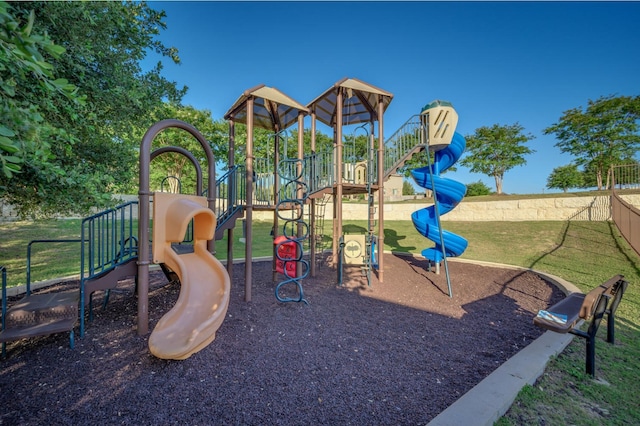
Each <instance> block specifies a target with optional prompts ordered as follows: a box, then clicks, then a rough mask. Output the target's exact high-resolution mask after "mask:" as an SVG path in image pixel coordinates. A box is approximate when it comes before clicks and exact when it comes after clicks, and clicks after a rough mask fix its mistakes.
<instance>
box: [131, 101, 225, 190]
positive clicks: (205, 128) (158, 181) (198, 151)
mask: <svg viewBox="0 0 640 426" xmlns="http://www.w3.org/2000/svg"><path fill="white" fill-rule="evenodd" d="M151 117H152V118H153V122H158V121H160V120H164V119H167V118H174V119H178V120H181V121H184V122H186V123H189V124H191V125H192V126H194V127H195V128H196V129H197V130H198V132H200V133H201V134H202V136H203V137H204V138H205V139H206V140H207V141H208V142H209V146H210V147H211V150H212V151H213V155H214V159H215V161H216V163H219V164H226V163H227V153H228V151H229V147H228V125H227V123H226V122H225V121H224V120H218V121H214V120H213V119H212V118H211V112H210V111H208V110H198V109H195V108H193V107H192V106H180V105H175V104H168V103H167V104H165V105H163V106H162V107H160V108H158V109H157V110H156V111H154V112H153V114H152V115H151ZM146 130H147V129H143V128H140V129H139V130H138V132H139V134H138V135H136V136H137V139H138V140H142V136H143V135H144V132H146ZM164 146H177V147H181V148H184V149H186V150H187V151H189V152H190V153H191V154H193V155H194V157H195V158H196V159H197V160H198V163H199V164H200V167H201V168H202V173H203V185H204V186H205V188H203V189H207V188H206V183H207V176H208V173H207V167H208V164H207V158H206V154H205V152H204V150H203V149H202V147H201V146H200V142H198V141H197V140H196V139H195V138H194V137H193V136H192V135H191V134H190V133H188V132H186V131H184V130H182V129H172V128H169V129H165V130H163V131H162V132H160V133H159V134H158V135H157V136H156V137H155V139H154V140H153V145H152V150H153V149H157V148H160V147H164ZM150 170H151V179H150V184H151V188H152V189H153V190H160V189H164V190H165V191H170V192H176V193H177V192H182V193H183V194H195V193H196V192H197V191H196V187H195V184H196V169H195V167H194V166H193V164H192V163H191V161H190V160H189V159H188V158H187V157H185V156H184V155H182V154H179V153H172V152H168V153H164V154H162V155H160V156H158V157H156V158H155V159H154V160H153V162H152V163H151V168H150ZM134 185H137V173H136V179H134ZM135 187H136V186H133V188H135ZM127 192H129V191H127Z"/></svg>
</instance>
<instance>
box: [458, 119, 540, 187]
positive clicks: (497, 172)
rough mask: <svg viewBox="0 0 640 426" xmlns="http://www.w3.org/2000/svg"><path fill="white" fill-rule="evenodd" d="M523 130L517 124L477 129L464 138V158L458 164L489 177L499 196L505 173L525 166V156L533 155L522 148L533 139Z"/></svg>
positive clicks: (526, 148)
mask: <svg viewBox="0 0 640 426" xmlns="http://www.w3.org/2000/svg"><path fill="white" fill-rule="evenodd" d="M523 130H524V128H523V127H522V126H521V125H520V124H518V123H515V124H513V125H504V126H503V125H499V124H494V125H493V126H491V127H480V128H478V129H476V132H475V134H473V135H468V136H466V137H465V138H466V140H467V147H466V155H465V157H463V158H462V160H460V164H461V165H463V166H466V167H469V169H470V170H471V172H472V173H482V174H485V175H487V176H492V177H493V178H494V179H495V182H496V192H497V193H498V194H502V182H503V179H504V174H505V173H506V172H507V171H509V170H511V169H512V168H514V167H516V166H522V165H525V164H526V163H527V162H526V160H525V159H524V156H525V155H528V154H532V153H534V152H535V151H533V150H532V149H530V148H528V147H527V146H525V145H524V144H526V143H527V142H529V141H530V140H532V139H534V136H533V135H531V134H524V133H522V131H523Z"/></svg>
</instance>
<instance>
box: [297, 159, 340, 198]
mask: <svg viewBox="0 0 640 426" xmlns="http://www.w3.org/2000/svg"><path fill="white" fill-rule="evenodd" d="M334 165H335V162H334V159H333V152H332V151H331V150H328V151H323V152H317V153H315V154H311V155H307V156H305V158H304V165H303V170H304V174H305V176H304V179H305V181H306V182H307V184H308V185H309V193H313V192H316V191H319V190H321V189H323V188H328V187H331V186H333V184H334V177H335V170H334V167H335V166H334Z"/></svg>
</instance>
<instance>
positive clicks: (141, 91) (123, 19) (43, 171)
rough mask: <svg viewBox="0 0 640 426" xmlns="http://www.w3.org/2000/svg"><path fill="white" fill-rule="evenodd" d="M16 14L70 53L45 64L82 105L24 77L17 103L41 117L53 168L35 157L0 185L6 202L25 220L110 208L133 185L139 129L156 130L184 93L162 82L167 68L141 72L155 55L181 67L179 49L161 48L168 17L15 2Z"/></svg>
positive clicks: (139, 8) (137, 7)
mask: <svg viewBox="0 0 640 426" xmlns="http://www.w3.org/2000/svg"><path fill="white" fill-rule="evenodd" d="M12 7H13V10H14V16H15V17H16V20H17V21H18V22H29V16H31V14H32V13H33V14H34V16H35V25H34V27H33V29H34V30H37V31H38V33H40V34H47V35H48V36H49V37H50V39H51V40H54V41H55V42H56V43H57V45H59V46H61V47H62V48H63V49H65V50H66V51H65V54H64V55H62V54H58V55H57V56H52V57H51V58H48V63H49V65H50V70H51V71H52V72H53V70H55V75H56V77H57V79H56V80H53V81H54V82H55V81H57V82H58V83H59V84H61V85H62V83H64V80H62V78H66V79H67V80H68V82H67V83H66V84H68V85H70V86H68V89H71V88H72V87H73V86H75V87H77V88H78V90H79V93H81V94H82V96H84V97H85V103H84V105H79V104H78V103H77V102H75V101H74V100H72V99H69V98H68V97H63V96H53V95H52V94H51V93H50V92H46V91H43V90H42V84H41V80H40V79H39V78H37V76H35V75H34V74H33V73H29V74H25V78H24V79H23V81H22V84H21V89H22V91H21V93H19V94H16V96H14V99H15V102H17V103H19V104H20V105H22V106H23V107H24V108H30V109H31V110H32V111H37V112H38V113H39V115H40V118H41V120H40V122H39V124H40V125H41V126H39V129H38V131H39V133H35V134H34V135H33V137H34V138H35V140H37V144H38V146H40V145H41V144H48V145H49V146H50V147H51V148H50V151H51V153H50V155H49V156H48V157H47V159H48V162H49V163H48V164H50V165H53V166H54V167H53V168H51V167H50V168H47V167H44V166H45V165H47V163H43V162H42V161H41V159H39V158H38V157H29V161H27V162H25V164H24V166H23V168H22V173H21V175H20V179H10V180H9V179H7V178H6V177H2V176H0V187H2V188H3V193H2V196H3V197H4V199H5V200H6V201H7V202H9V203H11V204H14V205H15V206H16V207H17V209H18V213H19V214H20V215H21V216H32V217H37V216H46V215H51V214H55V213H63V214H65V213H86V212H87V211H88V210H89V208H91V207H93V206H99V207H100V206H106V205H108V204H109V203H110V198H111V196H110V192H111V191H113V190H114V188H115V187H116V182H119V181H124V182H128V181H130V180H131V173H133V171H134V167H132V166H131V164H133V163H136V162H137V159H138V154H137V149H138V147H139V144H140V140H139V139H136V138H134V134H135V129H137V128H139V127H148V126H149V125H151V124H152V123H151V121H150V120H151V118H150V116H151V114H150V112H151V111H153V110H154V109H155V108H158V107H159V106H160V105H162V104H163V101H164V100H168V101H173V102H175V103H178V102H179V101H180V99H181V97H182V96H183V94H184V91H185V90H186V89H184V88H183V89H178V88H177V86H176V84H175V83H174V82H170V81H168V80H166V79H165V78H164V77H162V76H161V70H162V65H161V63H158V64H157V65H156V66H155V67H154V68H153V69H151V70H149V71H144V70H142V69H141V66H140V61H141V60H142V59H143V58H144V57H145V55H146V54H147V52H148V51H149V50H155V51H156V52H158V53H159V54H160V55H163V56H164V57H165V58H168V59H169V60H171V61H174V62H179V58H178V57H177V52H176V50H175V49H173V48H167V47H165V46H164V45H163V44H162V43H160V42H159V41H157V40H156V39H155V38H156V36H157V35H158V34H159V32H160V30H162V29H164V28H165V24H164V22H163V18H164V16H165V15H164V12H159V11H155V10H153V9H151V8H150V7H149V6H147V4H146V3H144V2H135V3H134V2H24V3H21V2H16V3H12ZM49 53H51V52H49ZM54 53H55V52H54ZM63 87H67V86H66V85H63ZM50 129H55V130H56V131H50Z"/></svg>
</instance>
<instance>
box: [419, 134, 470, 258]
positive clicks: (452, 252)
mask: <svg viewBox="0 0 640 426" xmlns="http://www.w3.org/2000/svg"><path fill="white" fill-rule="evenodd" d="M466 145H467V142H466V141H465V139H464V137H463V136H462V135H461V134H459V133H457V132H456V133H454V135H453V139H452V140H451V144H450V145H448V146H447V147H446V148H444V149H441V150H440V151H436V153H435V155H434V160H433V164H432V165H431V166H425V167H420V168H418V169H414V170H411V175H412V176H413V178H414V180H415V181H416V183H417V184H418V185H420V186H421V187H422V188H427V189H431V190H433V187H434V185H433V184H435V192H436V200H437V202H438V213H439V214H440V216H442V215H444V214H446V213H448V212H449V211H451V210H453V209H454V208H455V207H456V206H457V205H458V203H459V202H460V201H461V200H462V198H463V197H464V194H465V193H466V192H467V187H466V186H465V185H464V184H463V183H460V182H456V181H454V180H452V179H447V178H443V177H440V173H441V172H444V171H445V170H447V169H448V168H449V167H451V166H452V165H453V164H454V163H455V162H456V161H458V159H459V158H460V156H461V155H462V153H463V152H464V149H465V147H466ZM432 177H433V184H432V182H431V178H432ZM411 220H412V221H413V225H414V226H415V227H416V229H417V230H418V232H419V233H420V234H421V235H423V236H425V237H427V238H428V239H430V240H431V241H433V242H435V243H436V246H435V247H432V248H428V249H425V250H423V251H422V256H424V257H425V258H427V259H429V260H431V261H433V262H436V263H439V262H440V261H442V260H443V255H442V244H440V229H439V228H438V218H437V217H436V211H435V206H429V207H426V208H424V209H420V210H418V211H415V212H413V213H412V214H411ZM442 234H443V240H444V247H445V253H446V254H447V257H455V256H460V255H461V254H462V253H464V251H465V250H466V249H467V245H468V242H467V240H466V239H464V238H462V237H461V236H459V235H456V234H454V233H452V232H449V231H444V230H443V231H442Z"/></svg>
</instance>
